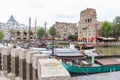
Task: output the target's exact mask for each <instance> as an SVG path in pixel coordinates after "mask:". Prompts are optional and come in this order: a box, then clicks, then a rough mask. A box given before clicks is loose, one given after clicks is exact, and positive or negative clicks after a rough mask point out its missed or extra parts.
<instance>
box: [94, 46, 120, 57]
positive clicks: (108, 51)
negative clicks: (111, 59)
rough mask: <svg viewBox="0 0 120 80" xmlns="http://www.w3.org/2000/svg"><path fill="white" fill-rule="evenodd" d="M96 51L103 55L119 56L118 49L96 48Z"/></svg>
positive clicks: (119, 51)
mask: <svg viewBox="0 0 120 80" xmlns="http://www.w3.org/2000/svg"><path fill="white" fill-rule="evenodd" d="M96 50H97V51H99V52H100V53H102V54H103V55H116V54H119V55H120V47H119V48H118V47H96Z"/></svg>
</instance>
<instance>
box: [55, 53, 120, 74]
mask: <svg viewBox="0 0 120 80" xmlns="http://www.w3.org/2000/svg"><path fill="white" fill-rule="evenodd" d="M57 57H59V56H57ZM61 64H62V65H63V66H64V67H65V68H66V70H67V71H68V72H69V73H77V74H93V73H103V72H112V71H120V55H114V56H113V55H112V56H96V57H95V56H91V57H88V56H81V57H76V58H75V57H74V58H73V57H68V59H67V57H66V58H65V57H64V58H63V57H62V63H61Z"/></svg>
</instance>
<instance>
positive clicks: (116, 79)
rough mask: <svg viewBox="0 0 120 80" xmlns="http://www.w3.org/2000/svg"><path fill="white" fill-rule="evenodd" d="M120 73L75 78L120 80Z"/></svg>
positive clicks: (81, 79) (82, 79) (83, 79)
mask: <svg viewBox="0 0 120 80" xmlns="http://www.w3.org/2000/svg"><path fill="white" fill-rule="evenodd" d="M119 74H120V71H116V72H109V73H99V74H90V75H83V76H77V77H75V78H76V80H120V75H119Z"/></svg>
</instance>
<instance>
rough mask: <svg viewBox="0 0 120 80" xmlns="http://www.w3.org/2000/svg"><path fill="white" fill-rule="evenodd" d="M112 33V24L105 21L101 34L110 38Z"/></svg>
mask: <svg viewBox="0 0 120 80" xmlns="http://www.w3.org/2000/svg"><path fill="white" fill-rule="evenodd" d="M111 32H112V26H111V23H110V22H108V21H104V22H103V23H102V26H101V27H100V34H101V35H102V36H104V37H109V36H110V34H111Z"/></svg>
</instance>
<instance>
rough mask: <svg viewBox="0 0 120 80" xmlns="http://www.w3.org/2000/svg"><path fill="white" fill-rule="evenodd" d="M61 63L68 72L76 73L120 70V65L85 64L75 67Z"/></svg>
mask: <svg viewBox="0 0 120 80" xmlns="http://www.w3.org/2000/svg"><path fill="white" fill-rule="evenodd" d="M62 65H63V66H64V67H65V68H66V70H67V71H68V72H69V73H76V74H94V73H104V72H113V71H120V65H109V66H86V67H77V66H72V65H71V66H70V65H67V64H65V63H62Z"/></svg>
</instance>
